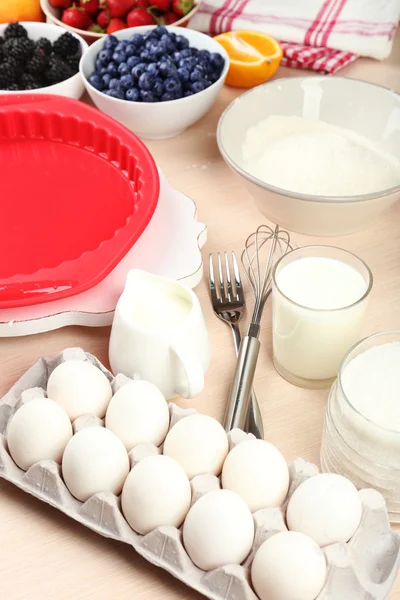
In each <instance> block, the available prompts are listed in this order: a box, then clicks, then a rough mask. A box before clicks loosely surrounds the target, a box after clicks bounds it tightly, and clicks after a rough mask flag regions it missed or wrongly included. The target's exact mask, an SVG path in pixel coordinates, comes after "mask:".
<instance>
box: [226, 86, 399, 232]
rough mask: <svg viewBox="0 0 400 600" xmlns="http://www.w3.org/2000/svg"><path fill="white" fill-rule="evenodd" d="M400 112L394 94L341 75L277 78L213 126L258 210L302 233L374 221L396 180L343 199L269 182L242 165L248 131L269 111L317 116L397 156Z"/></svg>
mask: <svg viewBox="0 0 400 600" xmlns="http://www.w3.org/2000/svg"><path fill="white" fill-rule="evenodd" d="M399 114H400V95H399V94H397V93H395V92H393V91H391V90H389V89H386V88H383V87H380V86H378V85H374V84H371V83H367V82H364V81H358V80H355V79H348V78H344V77H294V78H288V79H276V80H274V81H271V82H269V83H266V84H264V85H261V86H259V87H257V88H254V89H252V90H250V91H249V92H246V93H245V94H243V95H242V96H239V97H238V98H237V99H236V100H234V102H232V103H231V104H230V105H229V106H228V108H227V109H226V110H225V112H224V113H223V115H222V116H221V118H220V121H219V124H218V131H217V140H218V146H219V149H220V152H221V154H222V156H223V158H224V159H225V161H226V163H227V164H228V165H229V166H230V167H231V168H232V169H233V170H234V171H235V172H236V173H238V174H239V175H241V178H242V182H243V183H244V185H245V186H246V187H247V189H248V190H249V192H250V193H251V195H252V196H253V198H254V200H255V202H256V204H257V207H258V209H259V210H260V212H261V213H262V214H263V215H265V216H266V217H267V218H268V219H270V220H271V221H272V222H273V223H277V224H279V225H281V226H282V227H284V228H287V229H290V230H291V231H296V232H299V233H305V234H308V235H321V236H335V235H344V234H348V233H352V232H355V231H358V230H361V229H364V228H366V227H368V226H370V225H372V224H373V223H374V222H375V221H376V220H377V218H379V217H380V215H381V214H382V213H383V212H384V211H385V210H386V209H388V208H389V207H390V206H392V205H393V204H394V203H395V202H396V201H397V200H398V199H399V197H400V185H398V186H396V187H394V188H390V189H385V190H377V191H376V192H375V193H371V194H365V195H360V196H349V197H333V196H332V197H331V196H329V197H324V196H311V195H306V194H299V193H295V192H291V191H287V190H284V189H281V188H277V187H274V186H273V185H269V184H268V183H265V182H263V181H261V180H260V179H257V178H256V177H253V176H252V175H250V174H249V173H248V172H247V171H246V169H245V166H244V161H243V158H242V145H243V142H244V140H245V136H246V131H247V129H248V128H249V127H251V126H253V125H256V124H257V123H259V122H260V121H262V120H264V119H266V118H267V117H268V116H270V115H295V116H298V117H306V118H308V119H314V120H317V119H320V120H322V121H326V122H327V123H331V124H332V125H336V126H338V127H343V128H346V129H351V130H353V131H355V132H356V133H358V134H360V135H363V136H364V137H366V138H367V139H369V140H372V141H373V142H377V143H379V145H380V147H381V148H383V149H385V150H387V151H389V152H390V153H391V154H393V155H394V156H395V157H397V158H400V126H399V122H400V121H399ZM287 168H288V169H290V168H291V165H288V166H287Z"/></svg>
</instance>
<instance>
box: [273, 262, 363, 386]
mask: <svg viewBox="0 0 400 600" xmlns="http://www.w3.org/2000/svg"><path fill="white" fill-rule="evenodd" d="M277 287H278V288H279V290H280V291H281V293H279V292H278V291H277V290H274V294H273V344H274V357H275V360H276V361H277V362H278V363H279V365H281V367H283V368H284V369H285V370H286V371H288V372H289V373H291V374H293V375H295V376H297V377H300V378H304V379H312V380H314V379H321V380H324V379H330V378H332V377H335V376H336V374H337V371H338V367H339V364H340V361H341V360H342V358H343V356H344V354H345V353H346V352H347V350H348V349H349V348H350V347H351V346H352V345H353V344H354V343H355V342H356V341H357V340H358V339H359V337H360V332H361V326H362V321H363V317H364V313H365V308H366V303H365V302H364V301H363V302H360V303H357V301H358V300H360V298H362V296H363V295H364V294H365V292H366V289H367V284H366V282H365V280H364V278H363V277H362V275H361V274H360V273H359V272H358V271H357V270H356V269H355V268H354V267H352V266H350V265H348V264H346V263H344V262H342V261H340V260H337V259H333V258H327V257H304V258H299V259H297V260H294V261H292V262H291V263H288V264H287V265H285V266H284V267H283V268H282V270H281V271H280V272H279V273H278V274H277ZM282 294H283V295H282ZM285 296H286V297H285ZM291 301H292V302H291ZM294 302H295V303H296V304H293V303H294ZM355 303H356V304H355ZM352 305H353V306H352ZM340 309H342V310H340Z"/></svg>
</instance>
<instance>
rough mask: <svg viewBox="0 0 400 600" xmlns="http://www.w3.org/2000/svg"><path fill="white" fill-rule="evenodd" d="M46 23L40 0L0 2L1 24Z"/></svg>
mask: <svg viewBox="0 0 400 600" xmlns="http://www.w3.org/2000/svg"><path fill="white" fill-rule="evenodd" d="M12 21H44V14H43V13H42V10H41V8H40V0H0V23H11V22H12Z"/></svg>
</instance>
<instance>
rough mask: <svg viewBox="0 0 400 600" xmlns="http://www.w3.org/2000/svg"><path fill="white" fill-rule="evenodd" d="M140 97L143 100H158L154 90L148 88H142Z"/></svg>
mask: <svg viewBox="0 0 400 600" xmlns="http://www.w3.org/2000/svg"><path fill="white" fill-rule="evenodd" d="M140 97H141V99H142V101H143V102H156V98H155V96H154V94H153V92H150V91H148V90H140Z"/></svg>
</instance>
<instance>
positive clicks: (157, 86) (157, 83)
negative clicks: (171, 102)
mask: <svg viewBox="0 0 400 600" xmlns="http://www.w3.org/2000/svg"><path fill="white" fill-rule="evenodd" d="M164 91H165V89H164V83H163V80H162V79H160V78H159V77H158V78H157V79H155V80H154V83H153V89H152V92H153V94H154V95H155V96H157V98H161V96H162V95H163V93H164Z"/></svg>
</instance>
